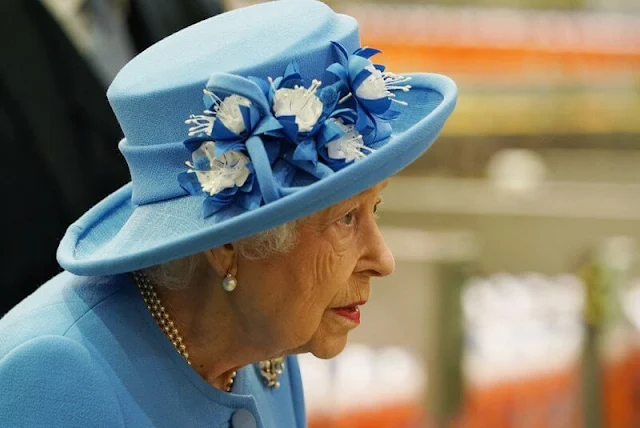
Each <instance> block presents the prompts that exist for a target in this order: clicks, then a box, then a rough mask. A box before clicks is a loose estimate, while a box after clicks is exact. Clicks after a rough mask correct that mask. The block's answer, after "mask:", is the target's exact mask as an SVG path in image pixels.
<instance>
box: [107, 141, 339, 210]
mask: <svg viewBox="0 0 640 428" xmlns="http://www.w3.org/2000/svg"><path fill="white" fill-rule="evenodd" d="M246 146H247V152H248V154H249V157H250V158H251V162H252V163H253V166H254V168H255V173H256V178H257V180H258V184H259V186H260V193H261V194H262V197H263V199H264V202H265V203H267V204H268V203H270V202H273V201H275V200H277V199H280V198H281V197H283V196H286V195H288V194H291V193H295V192H296V191H297V190H298V189H299V188H298V187H281V186H280V185H278V183H277V181H276V180H275V179H274V176H275V175H280V176H282V175H287V176H289V179H285V180H283V181H284V182H291V181H292V179H293V177H292V174H295V172H296V170H300V169H302V170H304V171H305V172H307V173H308V174H310V175H312V176H314V177H316V178H318V179H322V178H324V177H327V176H329V175H332V174H334V171H333V170H332V169H331V168H329V167H328V166H327V165H324V164H323V163H320V162H318V163H317V164H316V165H311V164H310V163H308V162H300V161H296V160H294V159H293V158H292V157H291V156H287V155H285V156H284V157H283V158H282V159H281V160H280V161H278V162H276V163H275V165H273V168H272V167H271V165H270V163H269V157H268V155H267V152H266V150H265V148H264V145H263V144H262V140H261V139H260V137H257V136H254V137H251V138H249V139H248V140H247V143H246ZM118 148H119V149H120V152H121V153H122V154H123V156H124V158H125V159H126V161H127V164H128V165H129V173H130V175H131V182H132V186H133V189H132V194H131V200H132V202H133V203H134V204H136V205H145V204H150V203H153V202H159V201H164V200H167V199H173V198H179V197H182V196H187V195H189V193H188V192H187V191H186V190H184V189H183V188H182V186H180V183H179V181H178V179H177V177H178V175H179V174H180V173H182V172H184V171H185V168H186V166H185V160H186V159H189V158H190V157H191V152H190V151H189V150H188V149H187V148H186V147H185V145H184V143H183V142H177V143H166V144H161V145H143V146H132V145H130V144H128V143H127V140H126V138H124V139H122V141H120V143H119V144H118ZM292 166H293V167H295V168H292Z"/></svg>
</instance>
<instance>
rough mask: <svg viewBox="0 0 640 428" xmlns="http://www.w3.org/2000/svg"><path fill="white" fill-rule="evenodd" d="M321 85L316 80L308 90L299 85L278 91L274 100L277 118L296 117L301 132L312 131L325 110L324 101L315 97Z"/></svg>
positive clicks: (274, 110)
mask: <svg viewBox="0 0 640 428" xmlns="http://www.w3.org/2000/svg"><path fill="white" fill-rule="evenodd" d="M320 85H321V82H320V81H318V80H314V81H313V82H312V83H311V86H310V87H309V88H308V89H307V88H305V87H302V86H298V85H296V86H295V87H294V88H293V89H292V88H281V89H278V90H277V91H276V92H275V95H274V98H273V112H274V114H275V116H276V117H280V116H295V118H296V124H297V125H298V131H299V132H309V131H311V130H312V129H313V127H314V126H315V124H316V123H318V119H319V118H320V115H321V114H322V109H323V105H322V101H320V98H318V97H317V96H316V95H315V93H316V91H317V89H318V87H319V86H320Z"/></svg>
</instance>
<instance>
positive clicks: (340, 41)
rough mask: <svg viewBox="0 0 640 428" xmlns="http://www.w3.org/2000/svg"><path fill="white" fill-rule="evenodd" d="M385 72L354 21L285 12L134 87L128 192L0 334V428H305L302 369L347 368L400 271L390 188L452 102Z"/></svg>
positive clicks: (270, 11) (450, 93) (119, 86)
mask: <svg viewBox="0 0 640 428" xmlns="http://www.w3.org/2000/svg"><path fill="white" fill-rule="evenodd" d="M376 53H377V51H376V50H375V49H371V48H361V47H360V43H359V37H358V30H357V23H356V22H355V20H353V19H352V18H350V17H347V16H343V15H338V14H335V13H334V12H333V11H331V10H330V9H329V8H328V7H326V6H325V5H323V4H322V3H319V2H313V1H287V0H283V1H278V2H272V3H265V4H261V5H257V6H252V7H248V8H245V9H240V10H237V11H234V12H231V13H228V14H224V15H220V16H218V17H215V18H212V19H210V20H207V21H203V22H201V23H199V24H197V25H195V26H193V27H190V28H188V29H185V30H183V31H181V32H179V33H177V34H175V35H173V36H171V37H169V38H167V39H165V40H163V41H162V42H160V43H158V44H157V45H155V46H153V47H151V48H150V49H148V50H147V51H145V52H144V53H142V54H141V55H140V56H138V57H137V58H135V59H134V60H133V61H131V62H130V63H129V64H128V65H127V66H125V67H124V69H123V70H122V71H121V72H120V74H119V75H118V76H117V78H116V79H115V80H114V82H113V84H112V85H111V87H110V89H109V92H108V98H109V101H110V103H111V105H112V107H113V109H114V111H115V113H116V116H117V117H118V120H119V122H120V124H121V126H122V129H123V131H124V134H125V139H123V140H122V141H121V143H120V146H119V147H120V150H121V151H122V153H123V155H124V157H125V159H126V161H127V163H128V165H129V169H130V172H131V179H132V182H131V183H130V184H129V185H127V186H125V187H123V188H122V189H120V190H118V191H117V192H115V193H113V194H112V195H110V196H109V197H107V198H106V199H105V200H104V201H102V202H100V203H99V204H98V205H96V206H95V207H93V208H92V209H91V210H89V211H88V212H87V213H86V214H85V215H84V216H83V217H82V218H80V219H79V220H78V221H77V222H76V223H75V224H73V225H71V226H70V227H69V229H68V231H67V233H66V235H65V236H64V238H63V239H62V242H61V243H60V247H59V250H58V260H59V262H60V264H61V266H62V267H63V268H65V269H66V271H65V272H63V273H61V274H60V275H58V276H57V277H55V278H53V279H52V280H51V281H49V282H48V283H46V284H45V285H43V286H42V287H40V288H39V289H38V291H36V292H35V293H34V294H33V295H31V296H30V297H28V298H27V299H25V300H24V301H23V302H22V303H20V304H19V305H18V306H16V307H15V308H14V309H13V310H12V311H11V312H9V313H8V314H7V315H6V316H5V317H4V318H3V319H2V320H1V321H0V426H2V427H13V426H29V427H35V426H46V427H76V426H77V427H89V426H90V427H96V426H105V427H121V426H122V427H124V426H128V427H150V426H164V427H183V426H190V427H193V426H195V427H199V426H210V427H223V426H224V427H228V426H233V427H277V428H281V427H304V426H305V413H304V400H303V396H302V387H301V379H300V373H299V370H298V365H297V361H296V357H295V355H296V354H298V353H303V352H311V353H313V354H314V355H316V356H318V357H321V358H331V357H333V356H335V355H337V354H338V353H340V351H341V350H342V349H343V348H344V346H345V343H346V341H347V336H348V333H349V332H350V331H351V330H352V329H354V328H355V327H357V325H358V324H359V322H360V311H359V307H360V306H361V305H364V304H365V303H366V301H367V299H368V298H369V294H370V281H371V278H372V277H379V276H384V275H389V274H390V273H391V272H393V269H394V261H393V257H392V255H391V254H390V252H389V249H388V248H387V246H386V245H385V243H384V240H383V237H382V235H381V234H380V230H379V229H378V226H377V225H376V210H377V207H378V205H379V204H380V202H381V200H382V196H381V193H382V191H383V189H384V187H385V186H386V179H387V178H388V177H389V176H391V175H393V174H395V173H396V172H398V171H399V170H401V169H402V168H404V167H405V166H406V165H408V164H409V163H410V162H412V161H413V160H414V159H415V158H416V157H418V156H420V155H421V154H422V153H423V152H424V151H425V150H426V149H427V148H428V147H429V146H430V145H431V143H432V142H433V141H434V140H435V138H436V136H437V134H438V133H439V131H440V129H441V128H442V126H443V124H444V121H445V120H446V118H447V117H448V115H449V114H450V113H451V111H452V109H453V106H454V104H455V99H456V89H455V85H454V84H453V83H452V82H451V81H450V80H449V79H447V78H445V77H442V76H437V75H430V74H412V75H411V76H399V75H395V74H393V73H390V72H388V71H385V69H384V67H383V66H381V65H378V64H374V63H373V62H372V60H371V59H370V58H371V57H372V56H373V55H375V54H376ZM203 102H204V105H203ZM87 108H91V106H87ZM185 121H186V124H185ZM35 190H36V189H29V190H28V191H27V192H28V194H31V193H32V192H34V191H35ZM33 196H34V197H35V196H36V195H33ZM42 215H46V212H45V211H44V210H43V212H42ZM34 245H37V243H34Z"/></svg>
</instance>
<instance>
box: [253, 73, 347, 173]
mask: <svg viewBox="0 0 640 428" xmlns="http://www.w3.org/2000/svg"><path fill="white" fill-rule="evenodd" d="M252 80H253V81H254V82H255V83H256V84H258V85H259V86H260V87H261V88H262V89H263V91H264V92H265V95H266V96H267V98H268V100H269V105H270V106H271V109H272V112H273V114H274V116H275V117H276V119H277V120H278V122H279V123H280V125H281V126H282V129H281V130H280V134H281V136H282V137H283V138H286V139H287V140H288V141H290V142H291V143H292V144H293V145H294V149H293V150H294V153H293V159H294V160H296V161H310V162H312V163H313V164H315V163H316V162H317V161H318V153H317V148H316V143H315V138H314V137H315V135H316V134H317V133H318V131H319V130H320V129H321V128H322V126H323V123H324V120H325V119H326V118H327V117H328V116H329V115H330V113H331V112H332V111H333V110H334V108H335V106H336V104H337V102H338V92H337V90H336V88H334V87H327V88H322V89H320V90H319V88H320V85H321V84H322V82H320V81H319V80H316V79H314V80H313V81H312V82H311V84H310V85H309V87H305V86H304V85H303V79H302V77H301V75H300V71H299V70H298V65H297V64H296V62H295V61H293V62H291V63H290V64H289V65H288V66H287V68H286V70H285V72H284V74H283V76H281V77H278V78H276V79H269V82H267V81H264V80H262V79H258V78H252Z"/></svg>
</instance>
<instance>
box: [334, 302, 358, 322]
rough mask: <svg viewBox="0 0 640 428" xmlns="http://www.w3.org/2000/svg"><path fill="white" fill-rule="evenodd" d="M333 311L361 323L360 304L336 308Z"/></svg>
mask: <svg viewBox="0 0 640 428" xmlns="http://www.w3.org/2000/svg"><path fill="white" fill-rule="evenodd" d="M333 311H334V312H335V313H336V314H338V315H340V316H343V317H345V318H347V319H348V320H350V321H352V322H354V323H356V324H360V308H358V306H348V307H345V308H335V309H333Z"/></svg>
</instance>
